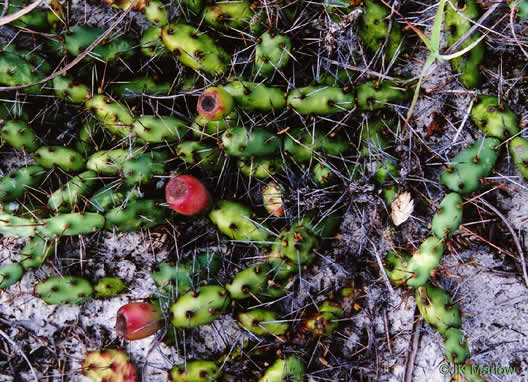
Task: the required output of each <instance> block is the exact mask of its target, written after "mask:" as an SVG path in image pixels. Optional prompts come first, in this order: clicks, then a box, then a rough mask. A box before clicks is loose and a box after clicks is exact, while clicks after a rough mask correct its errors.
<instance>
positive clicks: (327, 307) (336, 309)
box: [319, 300, 345, 318]
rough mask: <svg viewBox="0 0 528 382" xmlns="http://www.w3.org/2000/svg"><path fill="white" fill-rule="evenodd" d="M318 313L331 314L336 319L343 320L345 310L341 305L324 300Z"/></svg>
mask: <svg viewBox="0 0 528 382" xmlns="http://www.w3.org/2000/svg"><path fill="white" fill-rule="evenodd" d="M319 312H321V313H332V314H333V315H334V316H335V317H336V318H343V317H344V316H345V310H344V309H343V307H342V306H341V304H338V303H336V302H332V301H329V300H326V301H324V302H323V303H322V304H321V306H320V307H319Z"/></svg>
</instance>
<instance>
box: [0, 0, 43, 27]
mask: <svg viewBox="0 0 528 382" xmlns="http://www.w3.org/2000/svg"><path fill="white" fill-rule="evenodd" d="M42 1H43V0H37V1H35V2H34V3H33V4H31V5H28V6H27V7H25V8H22V9H21V10H20V11H16V12H15V13H12V14H10V15H7V16H4V17H1V18H0V26H1V25H6V24H9V23H12V22H13V21H15V20H17V19H19V18H21V17H22V16H25V15H27V14H28V13H29V12H31V11H32V10H33V9H35V8H36V7H38V6H39V5H40V3H42ZM8 8H9V3H7V4H6V5H5V8H4V11H5V10H6V9H8Z"/></svg>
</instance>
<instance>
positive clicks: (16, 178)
mask: <svg viewBox="0 0 528 382" xmlns="http://www.w3.org/2000/svg"><path fill="white" fill-rule="evenodd" d="M44 175H46V170H44V169H43V168H42V167H40V166H28V167H21V168H18V169H16V170H15V171H13V172H12V173H10V174H8V175H5V176H3V177H1V178H0V201H3V202H10V201H13V200H16V199H19V198H20V197H22V195H24V192H25V191H26V189H27V188H31V187H35V186H37V185H39V184H40V182H41V181H42V179H43V178H44Z"/></svg>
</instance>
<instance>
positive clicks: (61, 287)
mask: <svg viewBox="0 0 528 382" xmlns="http://www.w3.org/2000/svg"><path fill="white" fill-rule="evenodd" d="M92 293H93V288H92V285H91V284H90V282H89V281H88V280H86V279H83V278H81V277H75V276H57V277H49V278H48V279H47V280H45V281H43V282H40V283H38V284H37V285H36V286H35V295H36V296H37V297H39V298H41V299H42V300H44V301H45V302H46V303H47V304H50V305H55V304H82V303H83V302H85V301H87V300H89V299H90V298H91V297H92Z"/></svg>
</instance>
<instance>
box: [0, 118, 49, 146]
mask: <svg viewBox="0 0 528 382" xmlns="http://www.w3.org/2000/svg"><path fill="white" fill-rule="evenodd" d="M0 128H1V130H0V133H1V134H2V139H3V140H4V141H6V142H7V143H8V144H9V145H11V146H13V147H14V148H16V149H19V150H25V151H27V152H33V151H35V150H36V149H38V148H39V146H40V145H39V144H38V140H37V136H36V134H35V132H34V131H33V129H32V128H31V127H29V125H28V124H27V122H24V121H3V120H1V119H0Z"/></svg>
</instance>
